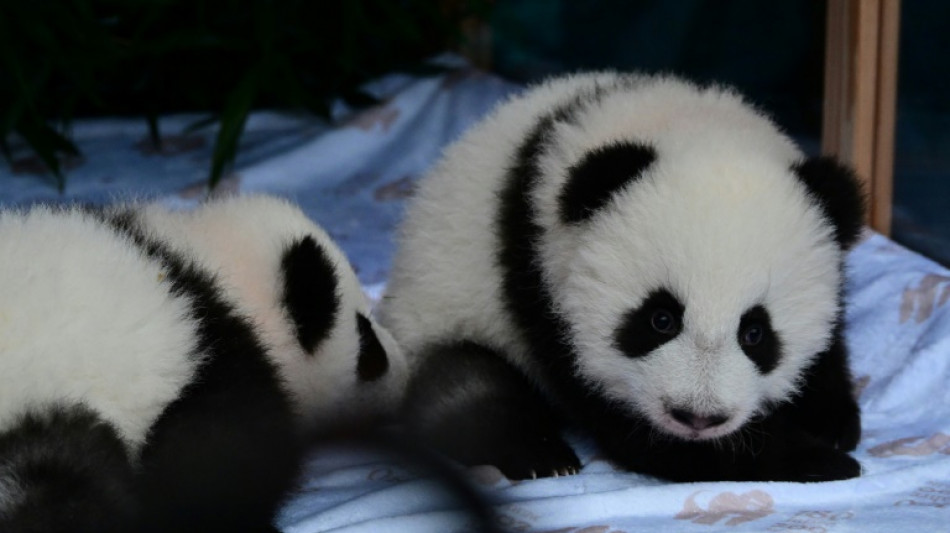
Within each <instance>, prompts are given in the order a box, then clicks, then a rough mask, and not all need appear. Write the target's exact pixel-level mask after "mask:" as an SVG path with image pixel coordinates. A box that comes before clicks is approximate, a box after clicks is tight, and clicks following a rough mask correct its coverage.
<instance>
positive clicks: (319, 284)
mask: <svg viewBox="0 0 950 533" xmlns="http://www.w3.org/2000/svg"><path fill="white" fill-rule="evenodd" d="M281 270H282V271H283V274H284V293H283V302H284V307H285V308H286V309H287V312H288V313H290V318H291V320H293V323H294V326H295V327H296V329H297V340H298V341H299V342H300V345H301V346H302V347H303V349H304V350H305V351H306V352H307V353H309V354H313V353H314V351H315V350H316V348H317V346H318V345H319V343H320V341H322V340H323V339H324V338H325V337H326V336H327V335H328V334H329V333H330V330H332V329H333V326H334V324H335V323H336V316H337V313H338V312H339V309H340V298H339V296H338V295H337V281H336V270H335V269H334V268H333V262H332V261H330V258H329V257H327V255H326V253H325V252H324V251H323V249H322V248H320V245H318V244H317V242H316V241H315V240H314V238H313V237H311V236H309V235H307V236H306V237H303V238H302V239H300V240H297V241H296V242H294V243H293V244H291V245H290V246H288V247H287V249H286V250H285V251H284V255H283V258H282V259H281Z"/></svg>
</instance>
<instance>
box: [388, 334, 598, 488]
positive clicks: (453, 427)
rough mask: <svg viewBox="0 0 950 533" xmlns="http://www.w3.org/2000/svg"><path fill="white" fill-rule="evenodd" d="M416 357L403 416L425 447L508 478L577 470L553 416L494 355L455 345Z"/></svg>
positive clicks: (574, 457)
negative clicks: (418, 360) (418, 359)
mask: <svg viewBox="0 0 950 533" xmlns="http://www.w3.org/2000/svg"><path fill="white" fill-rule="evenodd" d="M424 356H425V357H424V359H423V362H422V363H421V364H420V368H418V369H417V372H416V373H415V375H414V377H413V380H412V382H411V383H410V385H409V390H408V392H407V397H406V404H405V415H406V417H407V422H408V424H409V426H410V427H411V428H412V429H413V430H414V431H416V432H417V433H418V434H419V435H420V437H421V438H422V439H424V440H425V441H426V442H427V443H429V444H430V445H432V446H433V447H435V448H436V449H438V450H440V451H442V452H443V453H445V454H447V455H448V456H449V457H452V458H453V459H455V460H457V461H459V462H461V463H463V464H466V465H481V464H490V465H494V466H496V467H498V469H500V470H501V471H502V473H504V474H505V475H506V476H507V477H509V478H511V479H529V478H535V477H548V476H557V475H566V474H572V473H575V472H577V471H578V470H579V469H580V466H581V465H580V461H579V460H578V458H577V455H575V453H574V451H573V450H572V449H571V447H570V446H568V445H567V443H566V442H564V440H563V438H562V437H561V427H562V422H561V420H560V418H559V417H558V415H557V414H556V412H555V411H554V410H553V409H552V408H551V407H550V406H549V405H548V403H547V402H546V401H545V399H544V398H543V397H542V396H541V394H540V393H539V392H538V391H537V390H536V389H535V387H534V385H533V384H532V383H531V382H529V381H528V379H527V378H526V377H525V376H524V375H523V374H521V373H520V372H519V371H518V370H517V369H516V368H515V367H513V366H512V365H511V364H509V363H508V362H507V361H505V360H504V359H503V358H502V357H501V356H500V355H499V354H497V353H496V352H495V351H493V350H491V349H489V348H487V347H484V346H481V345H479V344H475V343H471V342H462V343H457V344H451V345H442V346H438V347H435V348H433V349H431V350H430V351H429V352H428V353H426V354H424Z"/></svg>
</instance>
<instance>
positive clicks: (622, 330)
mask: <svg viewBox="0 0 950 533" xmlns="http://www.w3.org/2000/svg"><path fill="white" fill-rule="evenodd" d="M684 311H685V308H684V307H683V304H681V303H680V301H679V300H677V299H676V297H675V296H673V294H672V293H670V292H669V291H668V290H666V289H659V290H656V291H653V292H651V293H650V295H649V296H647V297H646V299H645V300H643V303H641V304H640V305H639V306H638V307H636V308H633V309H631V310H630V311H628V312H627V313H626V314H625V315H624V317H623V320H621V322H620V325H619V326H618V327H617V329H616V330H615V331H614V347H616V348H617V349H618V350H620V351H621V352H623V353H624V355H626V356H628V357H643V356H645V355H648V354H649V353H650V352H652V351H653V350H656V349H657V348H659V347H660V346H662V345H663V344H665V343H667V342H669V341H670V340H672V339H674V338H676V336H677V335H679V333H680V331H681V330H682V326H683V312H684Z"/></svg>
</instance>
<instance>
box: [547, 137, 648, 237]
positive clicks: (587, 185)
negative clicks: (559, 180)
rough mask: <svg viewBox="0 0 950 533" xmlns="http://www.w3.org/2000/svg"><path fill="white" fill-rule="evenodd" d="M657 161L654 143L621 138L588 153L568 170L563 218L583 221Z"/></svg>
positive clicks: (563, 194)
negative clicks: (621, 139)
mask: <svg viewBox="0 0 950 533" xmlns="http://www.w3.org/2000/svg"><path fill="white" fill-rule="evenodd" d="M655 160H656V150H655V149H654V148H653V147H652V146H648V145H645V144H641V143H637V142H632V141H620V142H616V143H613V144H609V145H607V146H602V147H600V148H598V149H597V150H594V151H591V152H589V153H587V154H586V155H585V156H584V157H583V158H582V159H581V160H580V161H579V162H578V163H577V164H575V165H573V166H572V167H571V168H569V169H568V171H567V184H566V185H565V186H564V189H563V190H562V191H561V195H560V197H559V198H558V202H559V204H560V206H559V208H560V215H561V220H562V221H563V222H564V223H566V224H573V223H577V222H583V221H585V220H587V219H588V218H590V217H591V215H593V214H594V213H596V212H597V211H598V210H599V209H601V208H602V207H604V206H605V205H607V202H608V201H609V200H610V197H611V196H613V195H614V194H615V193H616V192H617V191H618V190H620V189H621V188H623V186H625V185H626V184H628V183H630V182H632V181H635V180H637V179H639V178H640V176H641V175H643V172H644V171H645V170H646V169H647V168H649V166H650V165H652V164H653V162H654V161H655Z"/></svg>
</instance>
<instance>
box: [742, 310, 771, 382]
mask: <svg viewBox="0 0 950 533" xmlns="http://www.w3.org/2000/svg"><path fill="white" fill-rule="evenodd" d="M752 327H755V328H759V331H760V332H761V339H760V340H759V342H758V343H757V344H755V345H749V344H748V343H747V342H745V341H744V339H743V337H744V336H745V335H746V333H747V332H748V330H749V328H752ZM736 335H737V340H738V342H739V346H740V347H741V348H742V351H743V352H745V354H746V355H747V356H749V359H751V360H752V362H753V363H755V366H756V368H758V369H759V372H761V373H762V374H768V373H769V372H771V371H772V370H775V367H776V366H778V362H779V357H781V354H782V340H781V339H780V338H779V336H778V333H776V332H775V330H773V329H772V319H771V317H770V316H769V312H768V311H767V310H766V309H765V308H764V307H762V306H761V305H757V306H755V307H753V308H752V309H749V310H748V311H746V312H745V314H743V315H742V318H741V319H739V331H738V333H737V334H736Z"/></svg>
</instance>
